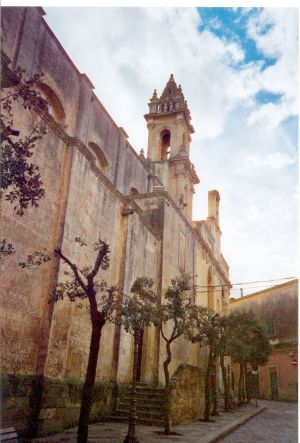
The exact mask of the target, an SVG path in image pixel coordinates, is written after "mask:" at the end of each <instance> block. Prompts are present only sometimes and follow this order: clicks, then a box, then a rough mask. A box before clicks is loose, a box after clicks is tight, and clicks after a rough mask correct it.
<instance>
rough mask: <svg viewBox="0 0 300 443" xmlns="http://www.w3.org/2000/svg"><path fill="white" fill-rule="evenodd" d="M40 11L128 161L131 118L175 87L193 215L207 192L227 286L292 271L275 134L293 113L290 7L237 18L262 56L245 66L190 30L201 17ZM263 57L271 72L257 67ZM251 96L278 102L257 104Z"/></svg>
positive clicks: (157, 11) (211, 37)
mask: <svg viewBox="0 0 300 443" xmlns="http://www.w3.org/2000/svg"><path fill="white" fill-rule="evenodd" d="M45 9H46V12H47V15H46V17H45V19H46V21H47V22H48V23H49V24H50V26H51V28H52V29H53V30H54V32H55V34H56V35H57V37H58V38H59V40H60V41H61V43H62V44H63V46H64V48H65V49H66V51H67V52H68V54H69V55H70V57H71V58H72V60H73V61H74V63H75V64H76V66H77V67H78V69H79V70H80V71H81V72H85V73H86V74H87V75H88V77H89V78H90V79H91V81H92V83H93V84H94V85H95V88H96V91H95V92H96V94H97V95H98V97H99V98H100V100H101V101H102V103H103V104H104V106H105V107H106V108H107V110H108V112H109V113H110V114H111V115H112V117H113V118H114V120H115V121H116V122H117V124H118V125H120V126H123V127H124V129H125V130H126V132H127V133H128V134H129V140H130V141H131V143H132V145H133V147H134V148H135V149H136V150H137V151H138V150H139V149H140V148H142V147H143V148H144V149H145V152H146V146H147V128H146V123H145V121H144V119H143V115H144V114H145V113H146V112H147V110H148V107H147V103H148V100H149V98H150V96H151V95H152V92H153V89H154V88H156V89H157V90H158V93H159V94H160V93H161V92H162V90H163V88H164V86H165V84H166V82H167V80H168V78H169V76H170V74H171V73H173V74H174V76H175V79H176V81H177V83H180V84H181V85H182V89H183V92H184V94H185V97H186V99H187V101H188V104H189V108H190V111H191V115H192V118H193V125H194V127H195V130H196V133H195V135H193V140H192V145H191V158H192V161H193V162H194V163H195V166H196V169H197V172H198V174H199V176H200V179H201V184H200V185H198V186H197V187H196V194H195V197H194V217H195V219H200V218H206V216H207V191H208V190H210V189H218V190H219V191H220V194H221V208H220V216H221V228H222V231H223V239H222V242H223V250H224V256H225V258H226V259H227V260H228V262H229V264H230V269H231V278H232V280H233V281H243V280H244V281H245V280H256V279H259V278H262V279H265V278H276V277H283V276H285V275H290V274H292V273H295V272H297V264H296V263H297V248H296V246H295V245H296V244H297V232H298V230H297V206H296V205H297V202H296V199H295V189H296V184H297V165H296V163H295V161H296V156H297V147H296V146H295V141H294V138H293V137H291V131H292V130H291V128H290V125H287V124H286V122H287V121H290V120H289V117H290V116H293V115H295V114H296V113H297V78H298V72H297V63H296V61H297V39H298V36H297V32H298V30H297V23H298V20H297V12H296V9H291V8H276V9H262V8H260V9H258V10H255V11H253V10H251V9H246V8H238V11H239V13H240V17H243V19H242V20H240V23H241V25H242V24H243V26H245V25H244V23H245V20H246V21H247V35H248V37H249V38H250V39H252V40H251V41H252V42H253V43H254V44H255V45H256V47H257V50H258V51H260V53H261V54H262V59H261V60H260V61H257V60H255V59H253V60H250V61H247V62H245V52H244V49H243V44H242V43H243V42H242V41H240V40H238V39H237V38H234V39H232V40H229V39H228V38H222V35H220V31H222V28H220V27H219V25H220V22H219V21H215V22H214V25H215V28H216V27H217V30H218V35H215V34H214V32H213V29H212V30H208V29H205V27H204V28H203V27H202V26H201V28H200V25H201V23H203V20H204V18H203V17H201V14H199V13H198V11H197V9H195V8H174V7H173V8H45ZM237 19H238V15H237ZM199 28H200V29H201V31H199ZM202 29H203V30H202ZM264 57H269V58H270V57H271V58H274V60H273V64H270V65H268V66H267V67H266V68H265V67H264V66H265V63H264ZM262 90H263V91H268V92H270V93H272V94H280V99H279V100H278V101H276V102H272V101H269V102H268V101H267V102H258V101H257V100H256V98H255V97H256V94H257V93H258V92H259V91H262ZM283 215H284V216H283ZM280 256H282V260H280ZM272 257H274V259H273V258H272Z"/></svg>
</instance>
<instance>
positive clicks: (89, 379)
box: [77, 320, 104, 443]
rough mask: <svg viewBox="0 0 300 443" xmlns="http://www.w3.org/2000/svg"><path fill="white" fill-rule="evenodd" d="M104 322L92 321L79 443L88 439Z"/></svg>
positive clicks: (83, 442)
mask: <svg viewBox="0 0 300 443" xmlns="http://www.w3.org/2000/svg"><path fill="white" fill-rule="evenodd" d="M103 326H104V322H101V321H99V320H98V321H96V320H94V321H92V336H91V342H90V353H89V360H88V367H87V371H86V376H85V382H84V385H83V389H82V398H81V407H80V417H79V425H78V431H77V442H78V443H86V442H87V439H88V424H89V416H90V411H91V406H92V399H93V389H94V384H95V377H96V368H97V361H98V354H99V346H100V338H101V331H102V328H103Z"/></svg>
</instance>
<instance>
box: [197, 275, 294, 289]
mask: <svg viewBox="0 0 300 443" xmlns="http://www.w3.org/2000/svg"><path fill="white" fill-rule="evenodd" d="M296 278H298V277H283V278H273V279H270V280H256V281H250V282H240V283H232V286H243V285H250V284H252V283H268V282H274V281H282V280H293V279H296ZM228 286H229V285H226V284H223V285H222V284H220V285H197V287H198V288H222V287H228ZM231 289H238V288H231ZM245 289H248V288H245Z"/></svg>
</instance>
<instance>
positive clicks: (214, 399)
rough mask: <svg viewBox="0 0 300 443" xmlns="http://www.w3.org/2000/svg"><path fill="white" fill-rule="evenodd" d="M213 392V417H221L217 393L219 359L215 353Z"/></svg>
mask: <svg viewBox="0 0 300 443" xmlns="http://www.w3.org/2000/svg"><path fill="white" fill-rule="evenodd" d="M212 377H213V380H212V387H213V389H212V392H213V410H212V412H211V415H214V416H216V415H219V413H218V392H217V357H216V355H215V353H214V358H213V367H212Z"/></svg>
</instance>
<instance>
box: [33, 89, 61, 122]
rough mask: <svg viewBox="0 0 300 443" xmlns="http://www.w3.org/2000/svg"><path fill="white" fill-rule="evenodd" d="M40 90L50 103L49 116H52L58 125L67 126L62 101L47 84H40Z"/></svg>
mask: <svg viewBox="0 0 300 443" xmlns="http://www.w3.org/2000/svg"><path fill="white" fill-rule="evenodd" d="M38 87H39V89H40V90H41V91H42V93H43V95H44V96H45V98H46V99H47V101H48V104H49V114H50V115H52V117H53V118H54V120H55V121H56V122H57V123H60V124H65V122H66V115H65V111H64V108H63V106H62V104H61V101H60V100H59V98H58V97H57V95H56V94H55V92H54V91H53V89H52V88H50V86H48V85H46V83H43V82H39V84H38Z"/></svg>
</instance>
